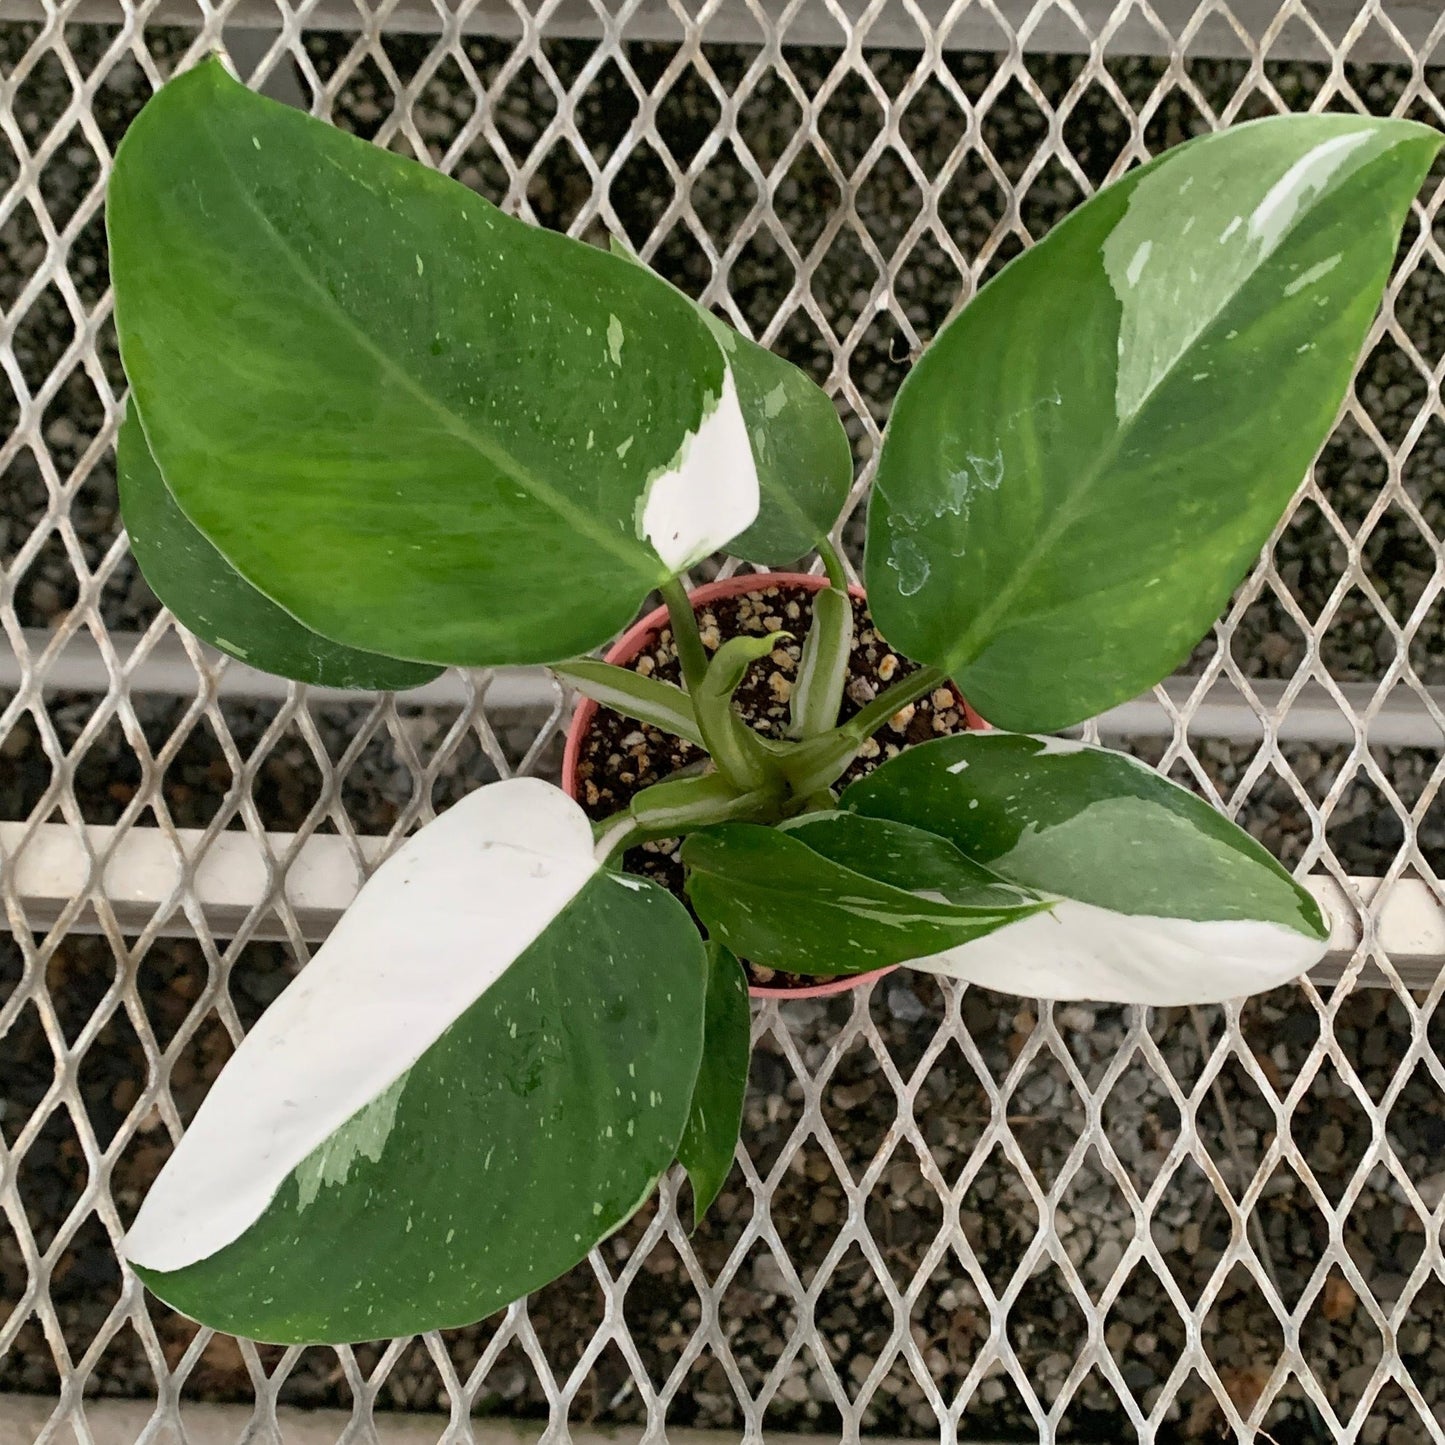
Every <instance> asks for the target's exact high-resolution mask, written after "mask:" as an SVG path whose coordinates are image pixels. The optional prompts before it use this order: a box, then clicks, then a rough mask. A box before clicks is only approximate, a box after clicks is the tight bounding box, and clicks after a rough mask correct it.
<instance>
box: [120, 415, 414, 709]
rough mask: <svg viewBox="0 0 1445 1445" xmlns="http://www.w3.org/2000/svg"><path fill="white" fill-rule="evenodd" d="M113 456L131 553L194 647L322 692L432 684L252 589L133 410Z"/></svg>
mask: <svg viewBox="0 0 1445 1445" xmlns="http://www.w3.org/2000/svg"><path fill="white" fill-rule="evenodd" d="M115 450H116V472H117V475H118V480H119V483H120V505H121V510H122V511H123V512H124V513H125V527H126V532H127V534H128V536H129V537H130V549H131V552H132V553H133V554H134V555H135V559H136V561H137V562H138V563H139V564H140V569H141V573H142V575H143V576H144V577H145V579H146V581H147V582H148V583H149V584H150V587H151V590H152V591H153V592H154V593H155V594H156V596H157V597H159V598H160V599H161V601H162V602H163V603H165V605H166V606H167V607H169V608H170V609H171V611H172V612H173V613H175V615H176V618H177V620H178V621H179V622H180V623H181V624H182V625H183V626H185V627H188V628H190V630H191V631H192V632H194V633H195V634H196V636H197V637H200V638H203V639H204V640H205V641H206V642H209V643H210V644H211V645H212V646H213V647H218V648H220V650H221V651H222V652H224V653H226V654H227V655H228V656H231V657H235V658H239V659H240V660H241V661H242V662H245V663H249V664H250V665H251V666H252V667H259V668H260V669H261V670H262V671H263V672H274V673H276V674H277V675H278V676H280V677H289V678H293V679H294V680H295V681H297V682H309V683H315V684H317V685H319V686H322V687H350V688H364V689H367V690H375V691H378V692H396V691H400V690H401V689H403V688H408V687H419V686H420V685H421V684H422V683H424V682H429V681H430V680H431V679H432V678H434V677H436V676H437V674H438V672H439V671H440V669H439V668H437V667H434V666H431V665H429V664H427V663H417V662H400V661H398V660H397V659H396V658H394V657H381V656H379V655H378V654H376V653H374V652H362V651H361V650H360V649H358V648H354V647H345V646H343V645H342V644H341V643H339V642H332V641H330V640H329V639H327V638H325V637H322V636H320V635H319V634H318V633H315V632H313V631H312V630H311V629H310V628H309V627H305V626H303V625H302V624H301V623H300V622H298V621H297V620H296V619H295V618H294V617H292V616H291V614H290V613H289V612H285V611H283V610H282V609H281V608H280V607H278V606H277V605H276V604H275V603H274V602H272V601H271V599H270V598H269V597H266V596H263V595H262V594H261V593H260V592H258V591H257V590H256V589H255V588H254V587H252V586H251V584H250V583H249V582H247V581H246V579H245V578H244V577H242V576H241V575H240V573H239V572H237V571H236V570H235V568H233V567H232V566H231V564H230V563H229V562H227V561H226V559H225V558H224V557H223V556H221V554H220V553H219V552H218V551H216V549H215V548H214V547H213V546H212V545H211V544H210V543H209V542H208V541H207V540H206V539H205V537H203V536H202V535H201V533H200V532H199V531H197V530H196V528H195V526H194V525H193V524H192V523H191V521H190V519H189V518H188V517H187V516H186V514H185V513H184V512H183V511H181V509H180V507H179V506H177V505H176V499H175V498H174V497H173V496H171V494H170V492H169V491H168V490H167V488H166V483H165V478H164V477H162V476H161V473H160V468H159V467H157V466H156V463H155V458H154V457H153V456H152V455H151V452H150V447H149V446H147V444H146V439H145V431H144V430H143V429H142V426H141V421H140V417H139V416H138V415H137V414H136V409H135V406H134V405H133V404H132V405H128V406H127V407H126V413H125V419H124V420H123V421H122V422H121V427H120V436H119V438H118V439H117V441H116V449H115Z"/></svg>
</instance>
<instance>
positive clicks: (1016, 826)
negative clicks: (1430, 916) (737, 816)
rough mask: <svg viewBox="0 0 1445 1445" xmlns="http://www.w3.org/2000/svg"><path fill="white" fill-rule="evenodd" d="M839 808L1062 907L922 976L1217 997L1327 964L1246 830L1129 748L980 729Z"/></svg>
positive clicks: (874, 781) (1121, 997) (919, 752)
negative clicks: (942, 847) (922, 839)
mask: <svg viewBox="0 0 1445 1445" xmlns="http://www.w3.org/2000/svg"><path fill="white" fill-rule="evenodd" d="M839 807H840V808H842V809H845V810H851V811H854V812H856V813H858V814H860V815H863V816H866V817H870V818H875V819H881V820H886V821H890V822H893V823H907V824H911V825H913V826H914V827H917V828H923V829H926V830H927V831H928V832H929V833H931V834H936V835H937V836H939V837H941V838H945V839H947V840H948V841H949V842H950V843H952V844H954V845H955V846H957V847H958V848H959V849H960V850H961V851H962V852H964V853H966V854H967V855H968V856H969V857H970V858H972V859H974V860H975V861H977V862H979V863H982V864H984V865H986V866H987V867H988V868H990V869H991V870H993V871H994V872H995V873H997V874H999V875H1001V876H1002V877H1004V878H1006V879H1008V880H1009V881H1011V882H1013V883H1015V884H1017V885H1019V886H1021V887H1024V888H1028V889H1031V890H1033V891H1034V892H1035V893H1037V894H1038V895H1040V896H1041V897H1043V898H1046V899H1050V900H1052V901H1053V907H1052V908H1051V909H1050V910H1049V912H1048V913H1041V914H1039V915H1038V916H1036V917H1031V918H1026V919H1021V920H1019V921H1018V922H1016V923H1012V924H1010V925H1009V926H1008V927H1006V928H1001V929H999V930H998V931H997V932H994V933H991V934H990V935H988V936H987V937H985V938H980V939H978V940H976V941H972V942H968V943H965V944H963V945H962V946H957V947H952V948H949V949H947V950H946V951H943V952H941V953H939V954H938V955H937V956H936V957H934V958H928V959H924V958H915V959H914V960H912V966H913V967H915V968H922V969H927V970H928V971H930V972H934V973H942V974H948V975H950V976H952V977H955V978H962V979H966V980H967V981H968V982H969V983H976V984H981V985H983V986H984V987H986V988H993V989H999V990H1001V991H1002V992H1004V993H1014V994H1026V995H1030V996H1032V997H1035V998H1048V999H1099V1000H1105V1001H1111V1002H1116V1003H1137V1004H1186V1003H1215V1002H1218V1001H1220V1000H1222V999H1227V998H1235V997H1238V996H1239V995H1241V994H1248V993H1254V992H1257V991H1258V990H1261V989H1267V988H1274V987H1275V986H1277V985H1279V984H1282V983H1287V982H1288V981H1289V980H1290V979H1292V978H1295V977H1297V976H1298V975H1299V974H1301V973H1303V972H1304V971H1305V970H1306V969H1308V968H1310V967H1311V966H1312V965H1313V964H1315V963H1317V962H1318V961H1319V959H1320V958H1321V957H1323V955H1324V952H1325V947H1326V944H1327V942H1328V939H1329V925H1328V922H1327V920H1326V919H1325V917H1324V915H1323V914H1322V913H1321V911H1320V908H1319V905H1318V904H1317V903H1316V902H1315V900H1314V898H1313V897H1312V896H1311V895H1310V893H1309V892H1308V891H1307V890H1306V889H1304V888H1303V887H1301V885H1300V884H1299V883H1297V882H1296V881H1295V880H1294V879H1293V878H1291V877H1290V875H1289V874H1288V873H1286V872H1285V870H1284V869H1283V868H1281V867H1280V865H1279V864H1278V863H1277V862H1275V860H1274V859H1273V858H1272V857H1270V855H1269V853H1268V852H1266V851H1265V849H1264V848H1262V847H1261V846H1260V845H1259V844H1258V843H1256V842H1255V841H1254V839H1253V838H1251V837H1250V836H1249V835H1248V834H1247V833H1245V832H1244V831H1243V830H1242V829H1240V828H1238V827H1236V826H1235V824H1233V823H1232V822H1230V820H1229V819H1228V818H1226V817H1224V816H1223V815H1222V814H1220V813H1218V812H1216V811H1215V810H1214V809H1213V808H1211V807H1210V806H1209V805H1208V804H1207V803H1206V802H1204V801H1203V800H1202V799H1201V798H1197V797H1195V795H1194V794H1193V793H1189V792H1186V791H1185V790H1184V789H1183V788H1181V787H1179V786H1178V785H1177V784H1175V783H1171V782H1170V781H1169V780H1168V779H1167V778H1161V777H1160V776H1159V775H1158V774H1157V773H1155V772H1154V771H1153V770H1152V769H1150V768H1147V767H1145V766H1144V765H1143V764H1142V763H1139V762H1136V761H1135V760H1134V759H1133V758H1130V757H1126V756H1124V755H1123V754H1122V753H1114V752H1110V751H1108V750H1106V749H1104V748H1092V747H1085V746H1084V745H1083V744H1081V743H1073V742H1067V741H1064V740H1061V739H1058V738H1036V737H1026V736H1021V735H1019V734H1011V733H967V734H961V735H959V736H957V737H950V738H940V739H938V740H937V741H935V742H930V743H925V744H923V745H922V746H921V747H917V748H910V749H908V750H907V751H906V752H903V753H900V754H899V755H898V756H897V757H896V758H892V759H890V760H889V761H888V762H886V763H884V764H883V766H882V767H880V768H878V769H877V770H876V771H875V772H873V773H872V774H870V775H869V776H868V777H866V778H860V779H859V780H858V781H857V782H855V783H853V784H852V785H851V786H849V787H848V788H847V789H846V790H845V791H844V793H843V796H842V798H841V799H840V800H839Z"/></svg>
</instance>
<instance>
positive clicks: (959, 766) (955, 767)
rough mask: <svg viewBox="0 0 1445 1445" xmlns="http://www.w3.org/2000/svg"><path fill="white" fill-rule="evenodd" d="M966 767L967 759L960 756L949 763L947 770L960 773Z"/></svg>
mask: <svg viewBox="0 0 1445 1445" xmlns="http://www.w3.org/2000/svg"><path fill="white" fill-rule="evenodd" d="M967 767H968V759H967V758H960V759H959V760H958V761H957V762H956V763H950V764H949V765H948V769H947V771H948V772H950V773H961V772H963V770H964V769H965V768H967Z"/></svg>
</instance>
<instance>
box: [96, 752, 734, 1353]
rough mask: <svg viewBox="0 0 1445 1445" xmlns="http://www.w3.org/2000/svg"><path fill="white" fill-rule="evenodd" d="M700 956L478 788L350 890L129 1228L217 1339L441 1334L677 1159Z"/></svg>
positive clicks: (666, 906)
mask: <svg viewBox="0 0 1445 1445" xmlns="http://www.w3.org/2000/svg"><path fill="white" fill-rule="evenodd" d="M705 996H706V960H705V958H704V954H703V948H702V943H701V941H700V940H699V938H698V934H697V930H696V928H695V927H694V926H693V924H692V921H691V920H690V919H689V918H688V916H687V913H686V911H685V910H684V909H683V907H682V905H681V904H679V903H678V902H677V901H676V899H674V898H673V897H672V896H671V895H670V894H668V893H667V892H665V891H664V890H663V889H660V888H658V887H656V886H655V885H653V884H650V883H646V882H644V881H643V880H641V879H638V878H624V877H620V876H618V875H615V874H612V873H608V872H606V871H605V870H603V869H602V868H600V867H599V866H598V864H597V862H596V860H595V859H594V857H593V851H592V836H591V829H590V827H589V825H588V823H587V819H586V817H585V816H584V815H583V813H582V810H581V809H580V808H579V807H578V806H577V805H576V804H575V803H573V802H572V801H571V800H570V799H568V798H566V797H565V796H564V795H563V794H562V793H561V792H560V791H559V790H558V789H556V788H552V787H550V786H549V785H548V784H546V783H542V782H539V781H537V780H536V779H532V778H520V779H512V780H510V781H507V782H503V783H494V784H492V785H491V786H489V787H484V788H480V789H478V790H477V791H476V792H475V793H472V794H470V795H469V796H468V797H467V798H465V799H463V801H462V802H460V803H458V804H457V805H456V806H455V807H453V808H452V809H450V810H449V811H448V812H446V813H444V814H443V815H442V816H441V817H440V818H438V819H437V821H436V822H434V823H432V824H430V825H429V826H428V827H427V828H425V829H423V830H422V831H421V832H420V833H419V834H417V836H416V837H415V838H413V839H411V840H410V841H409V842H408V843H407V844H406V845H405V846H404V847H403V848H402V849H401V850H400V851H399V852H398V853H397V854H395V855H393V856H392V857H391V858H390V859H389V860H388V861H387V862H385V863H384V864H382V866H381V867H380V868H379V869H378V870H377V872H376V873H375V874H374V875H373V877H372V878H371V880H370V881H369V882H368V883H367V884H366V886H365V887H364V888H363V889H362V891H361V894H360V895H359V897H358V898H357V901H356V902H355V903H354V904H353V905H352V907H351V909H350V910H349V911H348V912H347V914H346V916H345V917H344V918H343V919H342V921H341V923H340V924H339V925H338V926H337V928H336V929H335V931H334V932H333V933H332V935H331V937H330V938H329V939H328V940H327V941H326V943H325V944H324V945H323V947H322V948H321V950H320V951H319V952H318V953H317V955H316V957H315V958H314V959H313V960H312V961H311V962H310V963H309V964H308V965H307V966H306V968H305V969H304V970H303V971H302V973H301V974H300V976H299V977H298V978H297V979H296V980H295V981H294V982H293V983H292V984H291V985H290V986H289V987H288V988H287V989H286V990H285V992H284V993H283V994H282V995H281V997H280V998H279V999H278V1000H277V1001H276V1003H274V1004H273V1005H272V1006H271V1008H270V1009H269V1010H267V1012H266V1014H265V1015H264V1016H263V1017H262V1019H261V1021H260V1022H259V1023H258V1024H257V1025H256V1027H255V1028H254V1029H253V1030H252V1031H251V1033H250V1034H249V1035H248V1036H247V1037H246V1039H245V1040H244V1041H243V1042H242V1044H241V1046H240V1048H238V1049H237V1051H236V1053H235V1055H234V1056H233V1057H232V1059H231V1061H230V1062H229V1063H228V1064H227V1065H226V1067H225V1069H224V1070H223V1071H222V1073H221V1075H220V1077H219V1078H218V1079H217V1081H216V1083H215V1084H214V1085H213V1086H212V1088H211V1091H210V1093H209V1094H208V1095H207V1097H206V1099H205V1101H204V1102H203V1103H202V1105H201V1108H200V1110H199V1112H198V1113H197V1114H196V1117H195V1119H194V1120H193V1121H192V1123H191V1125H190V1127H189V1128H188V1129H187V1131H186V1133H185V1136H184V1137H183V1138H182V1139H181V1142H180V1144H179V1145H178V1146H177V1148H176V1150H175V1153H174V1154H173V1155H172V1156H171V1158H170V1160H169V1161H168V1163H167V1164H166V1166H165V1168H164V1169H163V1170H162V1171H161V1174H160V1176H159V1178H158V1179H157V1181H156V1183H155V1185H154V1186H153V1188H152V1190H151V1192H150V1195H149V1197H148V1198H147V1199H146V1201H145V1203H144V1204H143V1206H142V1207H141V1210H140V1213H139V1214H138V1216H137V1217H136V1221H135V1223H134V1225H133V1226H132V1228H131V1231H130V1233H129V1234H128V1235H127V1236H126V1240H125V1245H124V1250H125V1254H126V1256H127V1257H128V1258H129V1259H130V1260H131V1262H132V1263H133V1264H134V1265H135V1266H136V1268H137V1272H138V1273H139V1274H140V1275H141V1277H142V1278H143V1279H144V1280H145V1282H146V1283H147V1284H148V1285H149V1286H150V1288H151V1289H152V1290H154V1291H155V1293H156V1294H158V1295H159V1296H160V1297H161V1298H162V1299H164V1300H165V1301H166V1302H167V1303H169V1304H171V1305H173V1306H175V1307H176V1308H177V1309H179V1310H182V1311H183V1312H184V1313H186V1314H187V1315H190V1316H191V1317H192V1318H194V1319H197V1320H200V1321H201V1322H202V1323H204V1324H207V1325H210V1326H212V1327H214V1328H217V1329H222V1330H226V1331H228V1332H230V1333H232V1334H239V1335H248V1336H251V1337H253V1338H255V1339H260V1340H271V1341H276V1342H279V1343H287V1344H291V1343H296V1344H300V1343H306V1342H310V1341H326V1342H342V1341H355V1340H369V1339H377V1338H382V1337H385V1336H390V1335H409V1334H415V1333H418V1332H421V1331H424V1330H431V1329H437V1328H443V1327H446V1326H451V1325H462V1324H466V1323H469V1322H471V1321H473V1320H476V1319H480V1318H482V1317H484V1316H486V1315H489V1314H491V1313H493V1311H495V1310H498V1309H500V1308H502V1307H503V1306H505V1305H506V1304H508V1303H509V1302H510V1301H512V1300H514V1299H517V1298H520V1297H521V1296H522V1295H524V1294H526V1293H527V1292H528V1291H530V1290H533V1289H536V1288H538V1287H539V1286H541V1285H543V1284H545V1283H546V1282H547V1281H549V1280H551V1279H553V1278H555V1277H556V1276H557V1275H559V1274H562V1273H563V1272H564V1271H565V1270H567V1269H569V1268H571V1267H572V1266H573V1265H575V1264H576V1263H577V1262H578V1261H580V1260H581V1259H582V1258H583V1257H584V1256H585V1255H586V1253H587V1251H588V1249H589V1248H590V1247H591V1246H592V1245H594V1244H595V1243H597V1241H598V1240H600V1239H602V1238H604V1237H605V1236H606V1235H608V1234H609V1233H611V1232H612V1230H614V1229H616V1228H617V1226H618V1225H620V1224H621V1223H622V1222H623V1221H624V1220H626V1219H627V1218H628V1217H629V1216H630V1215H631V1214H632V1213H633V1212H634V1211H635V1210H636V1209H637V1208H638V1206H639V1205H641V1204H642V1202H643V1201H644V1200H645V1199H646V1198H647V1196H648V1194H649V1193H650V1192H651V1190H652V1187H653V1184H654V1183H655V1181H656V1180H657V1178H658V1177H659V1175H660V1174H661V1173H662V1172H663V1171H664V1170H665V1169H666V1168H667V1167H668V1165H669V1164H670V1163H671V1161H672V1160H673V1158H674V1157H676V1153H677V1148H678V1144H679V1141H680V1140H681V1138H682V1134H683V1130H684V1127H685V1125H686V1123H687V1118H688V1113H689V1109H690V1106H691V1101H692V1097H693V1089H694V1085H695V1083H696V1080H697V1075H698V1070H699V1067H700V1064H701V1057H702V1038H703V1021H704V1003H705Z"/></svg>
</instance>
